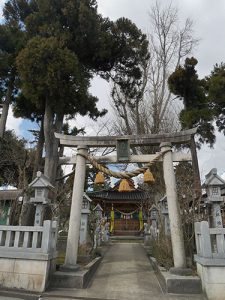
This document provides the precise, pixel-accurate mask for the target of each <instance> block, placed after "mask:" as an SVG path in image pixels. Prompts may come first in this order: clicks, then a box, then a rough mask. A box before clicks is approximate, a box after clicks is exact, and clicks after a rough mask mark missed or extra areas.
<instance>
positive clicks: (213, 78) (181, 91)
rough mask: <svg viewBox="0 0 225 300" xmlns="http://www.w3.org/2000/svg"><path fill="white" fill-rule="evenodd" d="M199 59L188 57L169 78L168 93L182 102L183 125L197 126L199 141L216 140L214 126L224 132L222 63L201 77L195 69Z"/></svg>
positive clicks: (181, 117) (188, 126) (210, 142)
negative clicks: (209, 73) (214, 122)
mask: <svg viewBox="0 0 225 300" xmlns="http://www.w3.org/2000/svg"><path fill="white" fill-rule="evenodd" d="M197 63H198V61H197V60H196V59H195V58H193V57H192V58H187V59H186V60H185V64H184V65H183V66H179V67H178V68H177V69H176V70H175V71H174V72H173V73H172V74H171V75H170V77H169V80H168V84H169V88H170V90H171V92H172V93H173V94H175V95H177V96H178V97H179V99H180V100H182V101H183V104H184V109H183V110H182V111H181V113H180V120H181V124H182V127H183V128H192V127H197V132H198V134H199V142H200V143H204V142H205V143H209V144H210V145H211V146H212V145H213V144H214V142H215V127H214V124H213V121H214V120H216V125H217V127H218V129H219V130H220V131H224V127H223V126H224V96H223V92H224V78H225V77H224V74H225V73H224V65H223V64H221V65H220V66H218V65H216V66H215V67H214V70H213V71H212V73H211V75H210V76H208V77H206V78H204V79H202V80H200V79H199V78H198V75H197V71H196V69H195V67H196V65H197Z"/></svg>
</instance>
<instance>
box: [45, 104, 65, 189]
mask: <svg viewBox="0 0 225 300" xmlns="http://www.w3.org/2000/svg"><path fill="white" fill-rule="evenodd" d="M62 125H63V115H62V114H57V115H56V116H55V121H54V114H53V111H52V108H51V106H50V104H49V102H48V100H46V105H45V115H44V137H45V167H44V174H45V175H46V176H47V177H48V178H49V180H50V182H51V183H52V184H53V185H54V184H55V179H56V170H57V165H58V160H59V156H58V146H59V141H58V139H56V138H55V136H54V132H55V131H57V132H61V130H62Z"/></svg>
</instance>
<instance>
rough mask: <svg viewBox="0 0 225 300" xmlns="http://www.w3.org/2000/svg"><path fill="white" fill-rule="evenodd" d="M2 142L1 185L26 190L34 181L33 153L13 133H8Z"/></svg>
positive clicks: (24, 141)
mask: <svg viewBox="0 0 225 300" xmlns="http://www.w3.org/2000/svg"><path fill="white" fill-rule="evenodd" d="M0 142H1V145H2V147H1V149H0V185H6V186H7V185H12V186H15V187H17V188H22V189H23V188H25V187H26V184H27V183H28V182H30V181H31V179H32V168H33V163H32V162H33V152H32V151H29V150H27V149H26V140H24V139H20V138H18V137H17V136H16V135H15V133H14V132H13V131H6V132H5V135H4V138H2V139H0Z"/></svg>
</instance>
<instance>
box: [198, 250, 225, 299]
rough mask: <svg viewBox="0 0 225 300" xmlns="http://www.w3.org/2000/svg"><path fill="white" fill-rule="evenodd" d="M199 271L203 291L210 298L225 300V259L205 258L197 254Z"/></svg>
mask: <svg viewBox="0 0 225 300" xmlns="http://www.w3.org/2000/svg"><path fill="white" fill-rule="evenodd" d="M195 261H196V263H197V272H198V275H199V276H200V278H201V280H202V289H203V292H204V293H205V294H206V295H207V299H209V300H224V295H225V259H224V258H221V259H220V258H217V259H215V258H203V257H199V256H198V255H195Z"/></svg>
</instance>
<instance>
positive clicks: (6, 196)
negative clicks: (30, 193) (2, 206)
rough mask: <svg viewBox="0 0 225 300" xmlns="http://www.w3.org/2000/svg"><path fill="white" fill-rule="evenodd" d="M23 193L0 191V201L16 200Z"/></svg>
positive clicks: (19, 191)
mask: <svg viewBox="0 0 225 300" xmlns="http://www.w3.org/2000/svg"><path fill="white" fill-rule="evenodd" d="M22 193H23V191H22V190H20V189H19V190H1V191H0V201H7V200H17V198H18V197H19V196H21V195H22Z"/></svg>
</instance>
